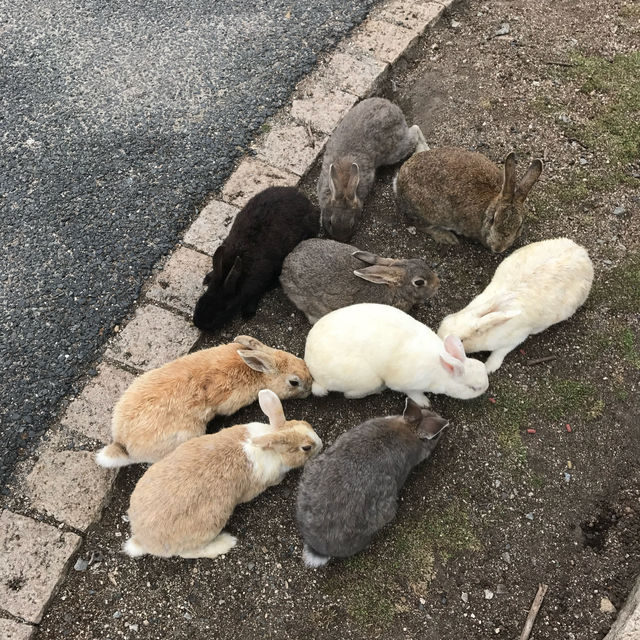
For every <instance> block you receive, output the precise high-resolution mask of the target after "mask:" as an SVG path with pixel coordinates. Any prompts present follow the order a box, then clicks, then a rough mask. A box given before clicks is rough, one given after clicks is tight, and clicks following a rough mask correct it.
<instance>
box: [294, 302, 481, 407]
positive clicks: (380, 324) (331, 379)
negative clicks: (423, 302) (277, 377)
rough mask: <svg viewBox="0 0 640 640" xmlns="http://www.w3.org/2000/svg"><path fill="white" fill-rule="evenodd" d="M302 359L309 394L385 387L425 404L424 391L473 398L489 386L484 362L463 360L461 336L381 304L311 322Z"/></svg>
mask: <svg viewBox="0 0 640 640" xmlns="http://www.w3.org/2000/svg"><path fill="white" fill-rule="evenodd" d="M304 359H305V362H306V363H307V366H308V367H309V371H310V372H311V375H312V376H313V380H314V382H313V386H312V392H313V394H314V395H317V396H323V395H326V394H327V393H328V392H329V391H340V392H342V393H344V395H345V396H346V397H347V398H362V397H364V396H368V395H370V394H372V393H379V392H380V391H382V390H383V389H385V388H389V389H393V390H394V391H400V392H402V393H405V394H406V395H407V396H409V398H411V399H412V400H413V401H414V402H415V403H416V404H418V405H420V406H421V407H428V406H429V400H428V399H427V397H426V396H425V395H424V392H425V391H429V392H431V393H444V394H446V395H448V396H451V397H453V398H460V399H462V400H466V399H469V398H475V397H476V396H479V395H480V394H482V393H484V392H485V391H486V390H487V387H488V385H489V380H488V377H487V371H486V369H485V367H484V364H482V362H480V361H479V360H473V359H471V358H467V357H466V356H465V353H464V348H463V346H462V343H461V342H460V340H459V339H458V338H457V337H455V336H453V335H450V336H447V337H446V338H445V339H444V341H443V340H441V339H440V338H439V337H438V336H437V335H436V334H435V333H434V332H433V331H431V329H429V327H427V326H426V325H424V324H422V323H421V322H418V321H417V320H415V319H414V318H412V317H411V316H410V315H408V314H407V313H405V312H404V311H401V310H400V309H396V308H395V307H390V306H388V305H385V304H371V303H363V304H354V305H351V306H349V307H343V308H342V309H337V310H336V311H332V312H331V313H329V314H327V315H326V316H324V317H322V318H320V320H318V322H317V323H316V324H315V325H313V327H312V329H311V331H309V335H308V336H307V343H306V347H305V353H304Z"/></svg>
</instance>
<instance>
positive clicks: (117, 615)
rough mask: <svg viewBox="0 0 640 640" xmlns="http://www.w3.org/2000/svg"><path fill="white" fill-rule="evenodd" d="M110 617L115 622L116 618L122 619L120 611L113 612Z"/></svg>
mask: <svg viewBox="0 0 640 640" xmlns="http://www.w3.org/2000/svg"><path fill="white" fill-rule="evenodd" d="M111 617H112V618H115V619H116V620H117V619H118V618H122V613H120V611H114V612H113V615H112V616H111Z"/></svg>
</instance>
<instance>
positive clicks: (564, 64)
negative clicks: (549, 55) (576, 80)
mask: <svg viewBox="0 0 640 640" xmlns="http://www.w3.org/2000/svg"><path fill="white" fill-rule="evenodd" d="M544 63H545V64H555V65H557V66H558V67H575V66H576V65H575V64H574V63H573V62H562V61H561V60H545V61H544Z"/></svg>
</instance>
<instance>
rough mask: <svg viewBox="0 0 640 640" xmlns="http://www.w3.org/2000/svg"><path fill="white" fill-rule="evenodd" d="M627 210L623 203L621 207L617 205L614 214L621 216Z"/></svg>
mask: <svg viewBox="0 0 640 640" xmlns="http://www.w3.org/2000/svg"><path fill="white" fill-rule="evenodd" d="M625 211H626V208H625V207H623V206H622V205H621V206H619V207H616V208H615V209H614V210H613V215H614V216H621V215H622V214H623V213H625Z"/></svg>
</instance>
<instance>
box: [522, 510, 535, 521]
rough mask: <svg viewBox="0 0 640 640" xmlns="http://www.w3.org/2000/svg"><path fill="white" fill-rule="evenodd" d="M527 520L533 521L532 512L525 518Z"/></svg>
mask: <svg viewBox="0 0 640 640" xmlns="http://www.w3.org/2000/svg"><path fill="white" fill-rule="evenodd" d="M524 517H525V518H526V519H527V520H533V511H531V512H530V513H527V514H525V516H524Z"/></svg>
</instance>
